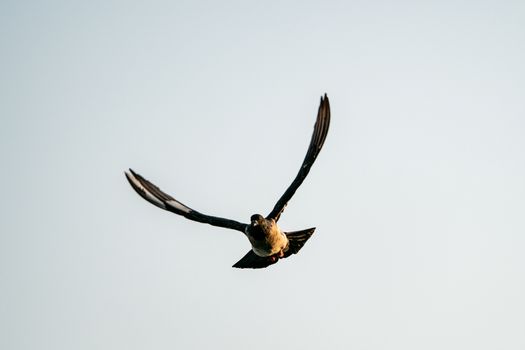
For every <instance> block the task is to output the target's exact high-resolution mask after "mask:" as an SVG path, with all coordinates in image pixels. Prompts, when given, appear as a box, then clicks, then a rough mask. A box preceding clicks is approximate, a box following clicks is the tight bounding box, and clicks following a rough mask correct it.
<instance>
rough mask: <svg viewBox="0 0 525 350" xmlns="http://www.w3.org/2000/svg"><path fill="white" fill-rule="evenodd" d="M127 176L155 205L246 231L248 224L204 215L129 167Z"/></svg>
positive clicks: (192, 218) (206, 221)
mask: <svg viewBox="0 0 525 350" xmlns="http://www.w3.org/2000/svg"><path fill="white" fill-rule="evenodd" d="M126 178H127V179H128V181H129V183H130V185H131V187H133V189H134V190H135V191H136V192H137V193H138V194H139V195H140V196H141V197H142V198H144V199H145V200H147V201H148V202H150V203H151V204H153V205H156V206H157V207H159V208H162V209H164V210H168V211H171V212H172V213H175V214H179V215H182V216H184V217H185V218H187V219H190V220H193V221H198V222H202V223H205V224H210V225H213V226H219V227H224V228H230V229H233V230H237V231H241V232H243V233H244V230H245V228H246V226H247V225H246V224H243V223H240V222H237V221H235V220H229V219H224V218H219V217H216V216H210V215H204V214H202V213H199V212H198V211H196V210H193V209H191V208H190V207H188V206H186V205H184V204H182V203H181V202H179V201H178V200H176V199H175V198H173V197H172V196H170V195H169V194H166V193H164V192H162V191H161V190H160V189H159V188H158V187H157V186H155V185H154V184H152V183H151V182H149V181H148V180H146V179H145V178H143V177H142V176H140V175H139V174H137V173H135V172H134V171H133V170H131V169H129V173H128V172H126Z"/></svg>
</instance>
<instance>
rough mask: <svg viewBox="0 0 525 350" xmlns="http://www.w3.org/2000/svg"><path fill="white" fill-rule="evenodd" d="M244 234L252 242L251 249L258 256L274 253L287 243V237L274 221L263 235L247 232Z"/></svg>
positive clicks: (283, 247)
mask: <svg viewBox="0 0 525 350" xmlns="http://www.w3.org/2000/svg"><path fill="white" fill-rule="evenodd" d="M246 235H247V236H248V239H249V240H250V243H251V244H252V250H253V251H254V253H255V254H257V255H259V256H270V255H274V254H276V253H278V252H280V251H281V250H283V249H285V248H286V246H287V245H288V238H287V237H286V235H285V234H284V232H282V231H281V230H280V229H279V227H277V225H276V224H275V223H274V224H273V225H270V227H267V229H266V230H264V234H263V235H260V236H259V235H250V233H249V232H247V233H246Z"/></svg>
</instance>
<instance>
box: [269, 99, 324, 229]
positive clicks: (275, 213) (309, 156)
mask: <svg viewBox="0 0 525 350" xmlns="http://www.w3.org/2000/svg"><path fill="white" fill-rule="evenodd" d="M329 126H330V103H329V101H328V97H327V96H326V94H325V95H324V98H323V97H321V104H320V105H319V112H318V113H317V120H316V122H315V126H314V132H313V134H312V139H311V141H310V146H309V147H308V151H307V152H306V156H305V158H304V161H303V164H302V165H301V169H299V173H297V176H296V177H295V179H294V180H293V182H292V184H291V185H290V186H289V187H288V189H287V190H286V192H284V194H283V195H282V196H281V198H280V199H279V200H278V201H277V204H275V207H274V208H273V210H272V212H271V213H270V214H268V216H267V217H266V218H267V219H274V220H275V221H277V220H279V217H280V216H281V213H282V212H283V210H284V208H285V207H286V204H287V203H288V201H289V200H290V199H291V198H292V196H293V195H294V193H295V191H297V189H298V188H299V186H301V184H302V183H303V181H304V179H305V178H306V175H308V172H309V171H310V168H311V167H312V165H313V164H314V162H315V159H316V158H317V155H318V154H319V152H320V151H321V148H322V147H323V143H324V140H325V139H326V135H327V134H328V127H329Z"/></svg>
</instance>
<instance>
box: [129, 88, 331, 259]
mask: <svg viewBox="0 0 525 350" xmlns="http://www.w3.org/2000/svg"><path fill="white" fill-rule="evenodd" d="M329 126H330V104H329V101H328V97H327V96H326V94H325V95H324V98H323V97H321V104H320V105H319V111H318V113H317V120H316V122H315V125H314V132H313V134H312V139H311V141H310V145H309V147H308V151H307V152H306V156H305V158H304V160H303V164H302V165H301V168H300V169H299V172H298V173H297V175H296V177H295V179H294V180H293V181H292V183H291V185H290V186H289V187H288V189H287V190H286V191H285V192H284V194H283V195H282V196H281V198H279V200H278V201H277V203H276V204H275V206H274V208H273V210H272V211H271V212H270V214H268V216H266V218H265V217H263V216H262V215H260V214H254V215H252V217H251V218H250V221H251V223H250V224H243V223H240V222H237V221H235V220H230V219H224V218H220V217H216V216H210V215H205V214H202V213H199V212H198V211H195V210H193V209H191V208H190V207H188V206H186V205H184V204H182V203H181V202H179V201H177V200H176V199H175V198H173V197H171V196H170V195H168V194H166V193H164V192H162V191H161V190H160V189H159V188H158V187H157V186H155V185H154V184H152V183H151V182H149V181H148V180H146V179H145V178H143V177H142V176H140V175H139V174H137V173H135V172H134V171H133V170H131V169H129V173H128V172H126V178H127V179H128V181H129V183H130V184H131V186H132V187H133V189H134V190H135V191H136V192H137V193H138V194H139V195H140V196H142V197H143V198H144V199H146V200H147V201H148V202H150V203H152V204H154V205H156V206H158V207H159V208H162V209H165V210H168V211H171V212H173V213H175V214H179V215H182V216H184V217H185V218H187V219H190V220H193V221H198V222H202V223H206V224H210V225H213V226H219V227H224V228H230V229H233V230H237V231H241V232H243V233H244V234H245V235H246V236H247V237H248V239H249V240H250V243H251V245H252V249H251V250H250V251H249V252H248V253H247V254H246V255H245V256H244V257H243V258H242V259H241V260H239V261H238V262H237V263H236V264H235V265H233V267H237V268H253V269H257V268H264V267H267V266H269V265H272V264H274V263H276V262H277V261H278V260H279V259H281V258H287V257H289V256H290V255H292V254H296V253H297V252H299V250H300V249H301V248H302V247H303V245H304V244H305V243H306V241H307V240H308V239H309V238H310V237H311V236H312V234H313V233H314V231H315V228H310V229H306V230H302V231H295V232H283V231H282V230H281V229H280V228H279V227H278V226H277V221H278V220H279V218H280V216H281V214H282V212H283V211H284V209H285V208H286V205H287V203H288V201H289V200H290V199H291V198H292V196H293V195H294V193H295V191H297V189H298V188H299V186H301V184H302V183H303V181H304V179H305V178H306V176H307V175H308V172H309V171H310V168H311V167H312V165H313V163H314V162H315V159H316V158H317V156H318V155H319V152H320V151H321V148H322V147H323V144H324V141H325V139H326V135H327V134H328V128H329Z"/></svg>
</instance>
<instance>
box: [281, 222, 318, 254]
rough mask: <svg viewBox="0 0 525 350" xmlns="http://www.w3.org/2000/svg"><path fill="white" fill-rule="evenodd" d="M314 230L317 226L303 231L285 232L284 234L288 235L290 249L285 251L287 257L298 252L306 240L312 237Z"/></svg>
mask: <svg viewBox="0 0 525 350" xmlns="http://www.w3.org/2000/svg"><path fill="white" fill-rule="evenodd" d="M314 231H315V227H312V228H308V229H306V230H301V231H294V232H285V233H284V234H285V235H286V237H288V250H286V252H285V253H284V257H285V258H287V257H289V256H290V255H292V254H297V252H299V250H301V248H302V247H303V246H304V244H305V243H306V241H307V240H308V239H309V238H310V237H312V235H313V234H314Z"/></svg>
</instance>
